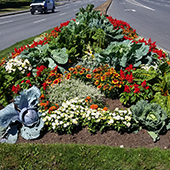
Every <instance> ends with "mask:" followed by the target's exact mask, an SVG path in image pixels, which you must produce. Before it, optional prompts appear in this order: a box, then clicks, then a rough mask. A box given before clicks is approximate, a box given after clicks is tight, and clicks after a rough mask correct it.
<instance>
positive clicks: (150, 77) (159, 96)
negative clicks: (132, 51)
mask: <svg viewBox="0 0 170 170" xmlns="http://www.w3.org/2000/svg"><path fill="white" fill-rule="evenodd" d="M133 76H134V77H135V79H134V80H135V81H138V82H140V81H143V80H146V81H147V82H148V83H149V84H150V86H151V88H152V90H153V92H154V94H153V99H152V100H151V103H157V104H159V105H160V106H161V107H162V108H163V109H164V110H165V111H166V112H167V114H168V117H170V107H169V106H170V98H169V95H170V94H169V91H170V83H169V81H170V66H169V65H168V63H167V62H162V63H160V65H159V66H157V68H156V70H155V69H154V68H153V67H150V68H149V69H148V70H145V69H138V70H136V71H134V72H133Z"/></svg>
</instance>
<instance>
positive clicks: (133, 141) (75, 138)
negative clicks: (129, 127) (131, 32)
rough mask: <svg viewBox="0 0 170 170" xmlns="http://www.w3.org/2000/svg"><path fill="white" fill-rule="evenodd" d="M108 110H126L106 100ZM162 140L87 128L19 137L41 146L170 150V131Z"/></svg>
mask: <svg viewBox="0 0 170 170" xmlns="http://www.w3.org/2000/svg"><path fill="white" fill-rule="evenodd" d="M106 101H107V104H108V106H109V107H108V108H109V109H110V110H114V109H115V108H116V107H118V108H122V109H123V108H125V107H124V106H123V105H122V103H121V102H120V101H119V100H118V99H117V100H111V99H106ZM159 137H160V140H159V141H157V142H155V143H154V142H153V139H152V138H151V137H150V135H149V134H148V133H147V131H146V130H144V129H143V130H141V131H139V132H138V133H137V134H135V133H123V134H120V133H118V132H117V131H114V130H110V131H106V132H104V133H101V132H97V133H96V134H92V133H90V132H88V130H87V128H83V129H81V130H79V131H77V133H74V134H72V135H71V134H58V133H54V132H52V131H50V132H46V133H44V134H41V136H40V137H39V138H38V139H35V140H25V139H23V138H22V137H21V136H19V138H18V141H17V143H34V144H37V143H40V144H52V143H75V144H89V145H107V146H116V147H126V148H139V147H146V148H155V147H158V148H160V149H170V131H168V132H167V133H166V134H164V135H159Z"/></svg>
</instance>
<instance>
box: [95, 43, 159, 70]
mask: <svg viewBox="0 0 170 170" xmlns="http://www.w3.org/2000/svg"><path fill="white" fill-rule="evenodd" d="M94 56H95V57H96V58H97V60H98V62H100V63H107V64H109V65H110V66H111V67H114V68H115V70H116V71H119V70H120V69H123V70H124V69H125V68H126V67H127V66H129V65H130V64H132V65H133V66H134V67H139V66H140V65H141V64H148V65H151V64H154V63H155V62H157V58H156V57H154V55H153V54H152V53H149V46H148V45H145V44H144V43H137V44H136V43H135V42H133V41H132V40H124V41H122V42H117V41H114V42H111V43H110V45H109V46H108V47H107V48H106V49H103V50H102V51H101V52H100V53H96V54H94Z"/></svg>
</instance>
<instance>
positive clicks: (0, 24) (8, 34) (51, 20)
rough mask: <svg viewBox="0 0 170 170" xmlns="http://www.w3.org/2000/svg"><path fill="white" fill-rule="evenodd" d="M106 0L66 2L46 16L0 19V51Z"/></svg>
mask: <svg viewBox="0 0 170 170" xmlns="http://www.w3.org/2000/svg"><path fill="white" fill-rule="evenodd" d="M106 1H107V0H77V1H75V2H72V1H67V2H66V4H65V5H62V6H57V7H56V9H55V12H54V13H51V12H50V11H49V13H48V14H41V13H36V14H34V15H31V13H30V12H26V13H22V14H16V15H10V16H4V17H0V51H1V50H3V49H5V48H7V47H10V46H11V45H13V44H15V43H17V42H19V41H22V40H24V39H27V38H30V37H33V36H36V35H38V34H41V33H42V32H44V31H47V30H49V29H51V28H54V27H56V26H59V25H60V23H63V22H66V21H69V20H70V19H74V18H75V14H76V13H77V12H79V8H82V7H83V8H86V6H87V4H93V5H94V8H97V7H98V6H100V5H101V4H103V3H104V2H106Z"/></svg>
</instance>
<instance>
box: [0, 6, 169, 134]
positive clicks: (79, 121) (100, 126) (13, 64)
mask: <svg viewBox="0 0 170 170" xmlns="http://www.w3.org/2000/svg"><path fill="white" fill-rule="evenodd" d="M87 9H89V10H88V11H86V12H87V13H86V15H83V14H84V12H85V10H81V12H80V13H78V14H77V17H76V19H73V20H70V21H67V22H64V23H62V24H60V26H59V27H55V28H54V30H53V31H52V32H51V33H50V34H43V35H41V36H40V37H38V38H36V39H35V40H34V41H33V43H32V44H28V45H25V46H23V47H21V48H19V49H16V48H14V52H13V53H11V55H10V56H9V59H8V60H7V61H5V59H4V58H3V59H2V60H1V63H0V71H1V74H0V102H1V103H3V104H7V101H9V99H10V98H9V96H10V97H15V96H16V95H18V93H19V92H20V91H22V90H24V89H28V88H29V87H31V86H34V85H35V86H37V87H38V88H39V89H40V90H41V97H40V107H39V109H41V110H42V113H43V118H44V121H45V124H46V125H47V127H48V129H49V130H54V131H56V132H57V131H64V132H67V133H71V132H72V131H73V130H74V129H75V128H76V127H79V126H87V127H88V129H89V131H91V132H96V131H98V130H100V131H102V130H104V129H115V130H118V131H119V130H127V129H130V127H131V125H132V123H133V116H134V113H133V112H131V109H130V108H129V109H126V110H121V109H118V108H117V109H115V110H114V111H110V110H108V109H107V107H104V108H103V105H102V104H103V103H102V104H99V101H102V100H99V98H101V95H103V94H104V95H105V97H108V98H112V99H115V98H119V99H120V101H121V102H122V103H123V104H125V105H126V106H128V105H130V106H131V105H132V104H136V102H138V101H141V100H148V101H152V100H151V99H152V98H153V96H154V95H155V94H153V87H155V89H154V90H155V91H156V92H157V93H156V94H157V97H156V98H154V99H155V100H154V102H157V98H159V99H160V98H161V97H163V98H165V97H166V98H165V99H162V100H161V102H160V103H164V104H165V105H163V106H165V108H166V107H167V105H168V106H169V103H170V101H169V89H170V84H169V81H168V80H169V66H170V61H169V59H168V55H167V54H166V53H165V52H163V50H161V49H157V47H156V42H152V41H151V39H149V40H146V39H144V38H143V39H136V38H137V37H138V36H137V34H136V30H134V29H133V28H131V27H130V25H129V24H127V23H126V22H123V21H120V20H117V19H112V17H108V16H104V15H99V14H98V13H95V12H92V11H91V10H90V9H91V7H89V8H87ZM89 18H94V20H93V19H92V20H89ZM97 20H101V22H96V21H97ZM89 21H90V22H92V23H88V22H89ZM98 24H101V25H98ZM100 27H101V28H100ZM73 28H74V29H73ZM106 30H107V31H106ZM80 33H81V34H80ZM112 41H113V42H112ZM70 42H72V43H70ZM137 46H139V47H140V48H138V47H137ZM145 47H146V48H145ZM92 51H93V52H92ZM84 53H86V54H87V55H85V56H84V57H83V55H84ZM94 53H95V54H94ZM132 53H133V55H132ZM149 54H150V55H149ZM147 55H148V56H147ZM19 57H21V58H19ZM26 58H27V59H26ZM120 59H121V60H120ZM142 59H143V60H142ZM134 60H136V62H137V64H136V65H135V63H133V61H134ZM141 60H142V61H141ZM146 60H147V61H146ZM145 62H147V63H148V64H150V65H148V66H147V67H146V65H145V71H146V72H147V70H150V74H149V75H151V78H150V79H149V78H148V79H145V77H144V76H143V75H144V74H145V72H143V74H142V75H141V74H140V71H139V70H141V68H143V67H144V66H143V65H140V63H141V64H145ZM164 62H166V65H167V66H166V68H165V67H164V65H162V66H161V63H164ZM30 63H31V64H32V65H31V64H30ZM80 63H83V64H82V65H81V64H80ZM106 63H107V64H106ZM132 63H133V65H132ZM129 64H131V65H129ZM151 64H156V65H154V66H153V67H154V69H155V70H154V71H155V73H153V72H152V70H151V69H152V68H150V67H151ZM128 65H129V66H128ZM120 66H121V67H120ZM127 66H128V67H127ZM134 66H135V67H136V68H134ZM116 67H117V68H116ZM120 68H123V69H121V70H120ZM137 70H138V73H136V76H137V74H138V75H139V74H140V75H141V79H140V80H139V79H138V77H140V76H138V77H136V78H135V73H134V72H135V71H137ZM157 73H158V74H159V73H161V76H160V75H158V74H157ZM165 73H166V74H165ZM147 75H148V72H147ZM154 75H156V76H154ZM146 77H148V76H146ZM65 80H68V81H65ZM78 80H79V81H78ZM149 80H150V82H149ZM151 80H154V81H153V82H152V83H151ZM80 81H81V82H80ZM82 82H83V83H82ZM155 82H156V83H155ZM160 82H161V83H162V85H160ZM77 84H78V85H77ZM80 86H81V87H80ZM151 86H152V88H151ZM160 87H161V88H162V89H160ZM94 88H95V89H96V90H97V91H95V90H94ZM160 90H162V91H163V92H164V93H162V92H161V91H160ZM99 91H100V93H98V92H99ZM94 93H95V94H94ZM96 96H97V97H96ZM155 96H156V95H155ZM75 97H76V98H75ZM102 97H103V96H102ZM163 100H164V102H162V101H163ZM160 105H161V104H160ZM161 107H162V106H161ZM164 110H165V109H164ZM166 111H167V112H169V111H168V110H166ZM158 115H159V113H158Z"/></svg>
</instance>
